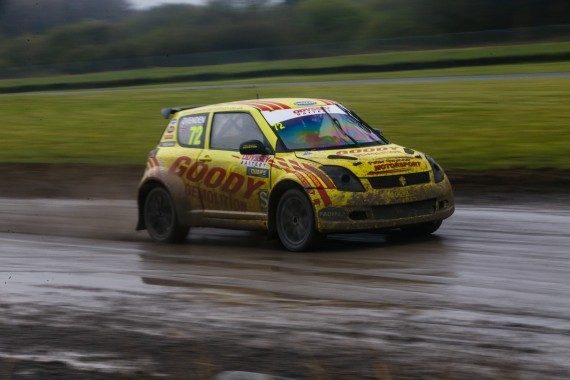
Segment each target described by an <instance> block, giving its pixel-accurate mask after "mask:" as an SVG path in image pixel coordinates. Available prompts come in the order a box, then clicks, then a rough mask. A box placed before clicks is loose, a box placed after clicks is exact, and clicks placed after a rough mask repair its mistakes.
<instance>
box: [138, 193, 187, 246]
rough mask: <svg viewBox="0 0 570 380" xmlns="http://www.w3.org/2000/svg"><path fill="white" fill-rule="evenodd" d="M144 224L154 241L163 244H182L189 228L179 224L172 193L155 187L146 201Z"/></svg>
mask: <svg viewBox="0 0 570 380" xmlns="http://www.w3.org/2000/svg"><path fill="white" fill-rule="evenodd" d="M143 212H144V222H145V225H146V229H147V231H148V234H149V235H150V237H151V238H152V240H155V241H158V242H161V243H182V242H183V241H184V240H185V239H186V236H187V235H188V231H189V230H190V228H189V227H187V226H181V225H179V224H178V216H177V215H176V207H175V205H174V201H173V200H172V197H171V196H170V193H169V192H168V191H167V190H166V189H165V188H164V187H155V188H154V189H152V190H151V191H150V193H149V194H148V195H147V197H146V199H145V201H144V211H143Z"/></svg>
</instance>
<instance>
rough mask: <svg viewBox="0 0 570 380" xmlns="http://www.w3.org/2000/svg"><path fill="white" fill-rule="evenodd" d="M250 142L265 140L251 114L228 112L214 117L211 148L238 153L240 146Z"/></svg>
mask: <svg viewBox="0 0 570 380" xmlns="http://www.w3.org/2000/svg"><path fill="white" fill-rule="evenodd" d="M248 140H259V141H264V140H265V137H264V136H263V133H261V131H260V130H259V127H258V126H257V123H256V122H255V120H254V119H253V117H252V116H251V115H250V114H248V113H243V112H236V113H229V112H228V113H217V114H215V115H214V121H213V122H212V135H211V136H210V148H212V149H221V150H236V151H237V150H239V146H240V144H241V143H243V142H245V141H248Z"/></svg>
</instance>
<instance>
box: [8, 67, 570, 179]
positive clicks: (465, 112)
mask: <svg viewBox="0 0 570 380" xmlns="http://www.w3.org/2000/svg"><path fill="white" fill-rule="evenodd" d="M257 92H259V89H255V88H249V87H246V88H222V89H200V90H192V91H188V90H186V91H172V90H162V91H161V90H158V89H156V90H154V91H140V89H136V88H134V89H132V90H129V91H124V92H104V93H92V94H88V93H71V94H65V95H51V94H27V95H11V96H2V97H1V98H0V99H1V112H0V125H1V126H2V127H1V130H2V139H1V140H2V149H1V150H0V162H7V163H38V162H42V163H64V164H69V163H89V164H103V165H122V164H135V165H136V164H140V165H144V162H145V160H146V155H147V153H148V151H149V150H150V149H152V148H153V147H154V146H155V145H156V143H157V140H158V138H159V136H160V134H161V132H162V130H163V128H164V127H165V125H166V121H165V120H164V119H162V118H161V117H160V115H159V110H160V109H161V108H162V107H165V106H171V105H184V104H193V103H199V104H203V103H218V102H224V101H233V100H239V99H248V98H255V96H256V93H257ZM260 95H261V96H262V97H280V96H303V97H320V98H330V99H335V100H339V101H341V102H342V103H344V104H345V105H347V106H349V107H351V108H353V109H354V110H355V111H357V112H358V113H359V114H360V115H361V116H362V117H363V118H364V119H365V120H367V121H368V122H369V123H370V124H371V125H373V126H376V127H380V128H382V129H383V130H384V132H385V134H386V136H387V137H388V138H389V139H391V140H392V141H394V142H395V143H398V144H400V145H404V146H409V147H412V148H415V149H418V150H421V151H425V152H429V153H430V154H431V155H432V156H434V157H435V158H437V159H438V160H439V161H440V162H441V163H442V165H444V167H445V168H447V169H452V170H497V169H512V168H524V169H540V168H556V169H570V160H569V159H568V153H570V125H569V124H570V107H569V106H568V105H569V104H570V78H534V79H503V80H477V81H442V82H431V83H400V84H373V85H326V84H314V85H302V84H299V85H293V86H288V87H271V86H270V87H264V88H263V89H262V91H261V94H260Z"/></svg>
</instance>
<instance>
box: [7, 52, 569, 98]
mask: <svg viewBox="0 0 570 380" xmlns="http://www.w3.org/2000/svg"><path fill="white" fill-rule="evenodd" d="M561 53H566V54H568V53H570V42H556V43H541V44H528V45H510V46H487V47H475V48H463V49H439V50H424V51H406V52H386V53H376V54H361V55H347V56H340V57H327V58H314V59H296V60H281V61H268V62H249V63H241V64H228V65H209V66H198V67H178V68H153V69H140V70H128V71H111V72H104V73H93V74H81V75H54V76H45V77H41V76H40V77H33V78H17V79H3V80H0V88H2V87H12V86H19V85H31V84H35V85H37V84H53V83H91V82H101V81H113V80H125V79H136V78H168V77H175V76H181V75H196V74H205V73H219V74H236V73H244V72H255V71H258V70H284V69H307V68H331V67H343V66H357V65H385V64H394V63H419V62H422V63H430V62H437V61H442V60H465V59H481V58H497V57H519V56H531V55H554V54H561ZM568 70H570V64H569V63H568V62H553V63H544V64H532V65H525V64H521V65H495V66H481V67H463V68H455V69H449V70H419V71H411V72H407V73H405V74H404V75H406V76H412V77H414V76H432V75H466V74H479V73H493V74H495V73H496V74H502V73H507V72H508V73H512V72H521V73H528V72H553V71H568ZM436 73H437V74H436ZM365 75H369V74H365ZM395 76H398V77H399V76H402V73H393V72H391V73H376V74H375V77H385V78H390V77H395ZM257 81H258V82H259V81H261V82H264V81H267V79H257Z"/></svg>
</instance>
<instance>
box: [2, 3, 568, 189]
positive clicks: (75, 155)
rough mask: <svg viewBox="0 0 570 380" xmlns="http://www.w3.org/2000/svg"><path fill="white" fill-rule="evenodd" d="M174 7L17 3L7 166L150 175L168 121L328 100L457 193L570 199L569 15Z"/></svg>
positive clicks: (522, 10) (462, 7) (343, 6)
mask: <svg viewBox="0 0 570 380" xmlns="http://www.w3.org/2000/svg"><path fill="white" fill-rule="evenodd" d="M175 2H176V1H174V0H172V1H170V0H169V1H166V0H99V1H91V0H42V1H37V0H2V1H1V2H0V94H4V95H1V96H2V102H1V103H0V107H1V111H2V112H1V113H0V125H2V141H3V145H4V146H3V149H2V150H1V151H0V162H7V163H38V162H39V163H57V164H103V165H114V166H116V165H131V164H133V165H141V164H143V163H144V161H145V157H146V154H147V152H148V151H149V149H151V148H152V147H153V146H154V144H156V138H157V137H156V136H158V135H159V134H160V131H161V130H162V128H163V124H162V121H161V119H160V117H159V115H158V112H157V111H158V110H160V109H161V108H162V107H166V106H175V105H180V104H194V103H196V104H204V103H216V102H224V101H232V100H240V99H248V98H256V97H276V96H312V97H319V98H330V99H334V100H338V101H341V102H343V103H344V104H346V105H347V106H349V107H352V108H353V109H355V111H357V112H358V113H360V114H361V115H362V116H363V118H364V119H365V120H367V121H368V122H369V123H370V124H372V125H374V126H376V127H378V128H381V129H382V130H383V131H385V133H386V135H387V137H388V138H390V139H392V140H393V141H394V142H396V143H399V144H401V145H407V146H410V147H413V148H415V149H418V150H424V151H427V152H430V153H431V154H432V155H434V156H435V157H436V158H438V159H439V160H440V161H441V162H442V164H443V166H444V167H445V168H447V169H448V171H450V173H452V174H453V176H452V177H453V178H452V179H454V180H455V182H457V183H460V182H461V181H463V180H464V178H467V177H469V176H471V177H473V178H475V181H476V182H477V183H481V182H485V181H486V182H485V184H486V185H485V186H487V185H493V184H497V179H499V182H500V181H501V180H503V182H504V178H509V179H508V180H506V182H507V184H508V183H511V182H513V181H512V177H511V176H512V175H514V176H515V177H517V178H519V179H520V180H519V181H515V182H514V183H516V185H517V186H521V187H526V186H528V185H532V184H534V183H536V181H535V175H538V176H541V181H543V182H542V183H546V182H548V184H549V186H558V188H559V189H562V190H563V189H564V186H567V185H568V184H569V183H570V182H569V181H568V177H569V176H568V174H567V172H568V169H570V162H569V160H568V159H567V154H568V153H570V148H569V146H570V133H569V129H568V120H569V117H570V107H568V106H567V105H568V104H570V91H569V89H570V78H569V77H568V73H569V72H570V2H568V1H567V0H548V1H543V0H541V1H539V0H525V1H520V0H518V1H514V0H501V1H495V0H481V1H476V2H474V1H469V0H453V1H452V0H449V1H448V0H438V1H435V0H406V1H401V0H352V1H345V0H285V1H277V0H233V1H230V0H212V1H206V0H202V1H200V0H187V1H179V2H177V3H176V4H174V3H175ZM228 85H230V87H228ZM66 91H72V92H66ZM119 91H123V92H119ZM125 91H126V92H125ZM7 126H10V127H7ZM117 130H120V131H121V132H122V136H124V138H119V139H118V138H117V134H116V131H117ZM28 136H34V138H33V140H32V141H29V138H28ZM22 141H26V142H27V145H26V147H27V149H22V148H21V147H22ZM126 141H128V144H125V142H126ZM30 144H31V145H30ZM30 147H32V148H33V149H29V148H30ZM498 147H500V148H498ZM480 171H485V172H486V175H485V176H481V175H480V174H479V173H480ZM491 171H493V173H495V174H494V175H491V174H490V172H491ZM497 171H502V172H497ZM504 171H508V172H504ZM529 171H532V173H531V174H529Z"/></svg>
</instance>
